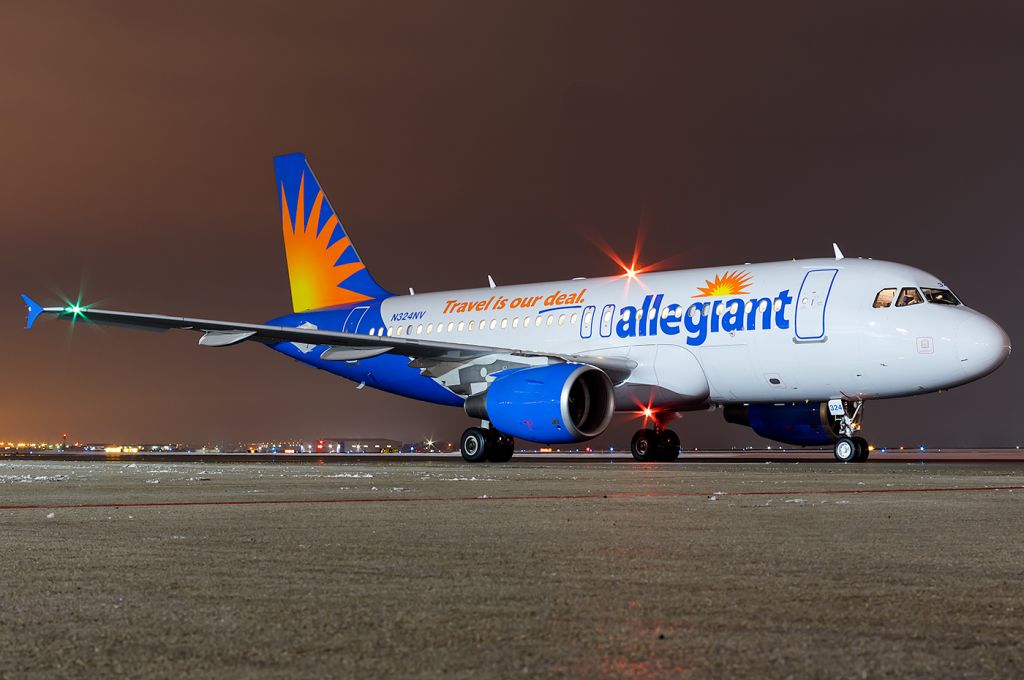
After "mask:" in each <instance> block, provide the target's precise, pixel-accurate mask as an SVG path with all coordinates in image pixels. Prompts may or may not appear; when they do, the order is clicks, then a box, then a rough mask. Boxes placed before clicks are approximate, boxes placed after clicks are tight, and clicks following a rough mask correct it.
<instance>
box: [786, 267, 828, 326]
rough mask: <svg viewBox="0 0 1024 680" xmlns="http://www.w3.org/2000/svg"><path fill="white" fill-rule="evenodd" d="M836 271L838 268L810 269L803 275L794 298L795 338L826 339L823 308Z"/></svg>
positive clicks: (825, 305)
mask: <svg viewBox="0 0 1024 680" xmlns="http://www.w3.org/2000/svg"><path fill="white" fill-rule="evenodd" d="M838 273H839V270H838V269H812V270H811V271H809V272H807V274H806V275H804V281H803V283H802V284H800V294H799V295H797V298H796V319H795V320H794V323H793V325H794V326H795V331H794V332H795V334H796V339H797V340H802V341H807V342H811V341H815V340H816V341H819V342H824V341H825V340H828V338H827V337H825V310H826V308H827V307H828V297H829V294H830V293H831V292H832V284H833V283H834V282H835V280H836V274H838Z"/></svg>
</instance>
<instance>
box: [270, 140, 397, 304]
mask: <svg viewBox="0 0 1024 680" xmlns="http://www.w3.org/2000/svg"><path fill="white" fill-rule="evenodd" d="M274 170H275V172H276V174H277V185H278V191H280V194H281V227H282V230H283V233H284V248H285V254H286V256H287V258H288V278H289V280H290V282H291V287H292V307H293V308H294V309H295V311H296V312H303V311H306V310H309V309H320V308H323V307H333V306H336V305H344V304H348V303H352V302H361V301H363V300H371V299H374V298H382V297H389V296H390V293H388V292H387V291H386V290H384V289H383V288H381V287H380V286H379V285H378V284H377V282H376V281H374V280H373V277H372V276H370V272H369V271H367V269H366V265H364V264H363V261H362V260H361V259H360V258H359V254H358V253H357V252H356V249H355V246H353V245H352V240H351V239H350V238H349V237H348V234H346V233H345V228H344V227H342V226H341V222H340V221H339V220H338V215H337V213H336V212H335V211H334V208H333V207H331V204H330V201H328V200H327V196H326V195H325V194H324V191H323V189H322V188H321V187H320V183H319V182H318V181H317V180H316V177H314V176H313V171H312V169H310V167H309V163H307V162H306V157H305V156H304V155H303V154H300V153H293V154H288V155H287V156H278V157H277V158H275V159H274Z"/></svg>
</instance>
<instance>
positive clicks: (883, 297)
mask: <svg viewBox="0 0 1024 680" xmlns="http://www.w3.org/2000/svg"><path fill="white" fill-rule="evenodd" d="M894 297H896V289H895V288H883V289H882V290H880V291H878V295H876V296H875V304H873V305H872V307H874V308H875V309H882V308H883V307H888V306H890V305H891V304H892V299H893V298H894Z"/></svg>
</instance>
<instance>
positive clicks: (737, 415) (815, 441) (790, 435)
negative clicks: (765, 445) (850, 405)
mask: <svg viewBox="0 0 1024 680" xmlns="http://www.w3.org/2000/svg"><path fill="white" fill-rule="evenodd" d="M724 415H725V420H726V421H727V422H730V423H734V424H736V425H746V426H747V427H749V428H751V429H752V430H754V432H756V433H757V434H759V435H760V436H762V437H764V438H765V439H773V440H775V441H777V442H783V443H784V444H795V445H797V446H820V445H823V444H831V443H832V442H834V441H835V440H836V439H838V438H839V423H838V421H836V420H835V419H834V418H833V417H832V416H831V415H830V414H829V412H828V404H827V403H825V402H811V403H809V404H807V403H796V404H794V403H791V404H749V405H748V404H730V405H728V406H726V407H725V413H724Z"/></svg>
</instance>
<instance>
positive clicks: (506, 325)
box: [501, 319, 508, 330]
mask: <svg viewBox="0 0 1024 680" xmlns="http://www.w3.org/2000/svg"><path fill="white" fill-rule="evenodd" d="M506 328H508V319H502V320H501V329H502V330H505V329H506Z"/></svg>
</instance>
